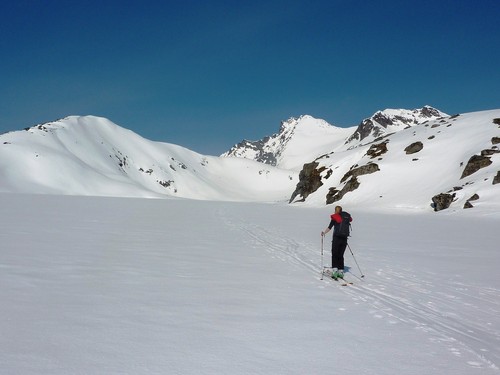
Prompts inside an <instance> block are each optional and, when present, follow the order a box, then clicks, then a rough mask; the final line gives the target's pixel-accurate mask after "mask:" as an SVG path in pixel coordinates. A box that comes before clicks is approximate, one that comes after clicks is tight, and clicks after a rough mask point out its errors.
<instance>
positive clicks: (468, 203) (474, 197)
mask: <svg viewBox="0 0 500 375" xmlns="http://www.w3.org/2000/svg"><path fill="white" fill-rule="evenodd" d="M478 199H479V195H477V194H474V195H473V196H472V197H470V198H469V199H467V202H465V204H464V208H473V207H474V206H473V205H472V203H471V201H477V200H478Z"/></svg>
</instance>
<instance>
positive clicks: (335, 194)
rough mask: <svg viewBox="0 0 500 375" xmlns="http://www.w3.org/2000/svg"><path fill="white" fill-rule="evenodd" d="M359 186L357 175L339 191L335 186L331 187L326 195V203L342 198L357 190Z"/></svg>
mask: <svg viewBox="0 0 500 375" xmlns="http://www.w3.org/2000/svg"><path fill="white" fill-rule="evenodd" d="M358 187H359V181H358V179H357V178H356V177H353V178H351V179H350V180H349V181H348V182H347V184H345V185H344V187H343V188H342V190H340V191H338V190H336V189H335V188H330V191H329V192H328V194H327V196H326V204H331V203H333V202H337V201H339V200H341V199H342V198H343V197H344V195H346V194H347V193H349V192H351V191H354V190H356V189H357V188H358Z"/></svg>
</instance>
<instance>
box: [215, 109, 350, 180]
mask: <svg viewBox="0 0 500 375" xmlns="http://www.w3.org/2000/svg"><path fill="white" fill-rule="evenodd" d="M351 132H352V130H346V129H343V128H338V127H336V126H333V125H330V124H329V123H328V122H326V121H325V120H322V119H317V118H314V117H312V116H310V115H303V116H300V117H299V118H295V117H291V118H289V119H288V120H286V121H283V122H281V126H280V130H279V132H278V133H275V134H273V135H272V136H269V137H265V138H262V139H260V140H258V141H248V140H243V141H241V142H240V143H238V144H236V145H234V146H233V147H232V148H231V149H230V150H229V151H227V152H226V153H224V154H222V155H221V156H222V157H239V158H246V159H252V160H256V161H259V162H261V163H265V164H270V165H273V166H278V167H280V168H285V169H292V170H300V168H302V165H303V164H304V163H305V162H306V161H308V160H311V159H315V158H317V157H318V156H320V155H322V154H324V153H326V152H330V151H331V149H332V147H334V148H335V147H336V145H341V144H342V143H343V142H344V141H345V139H346V137H347V136H348V135H349V134H350V133H351Z"/></svg>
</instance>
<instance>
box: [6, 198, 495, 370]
mask: <svg viewBox="0 0 500 375" xmlns="http://www.w3.org/2000/svg"><path fill="white" fill-rule="evenodd" d="M0 202H1V204H2V208H3V215H2V219H1V227H2V230H1V231H0V241H1V243H2V247H1V251H0V282H1V285H2V288H0V299H1V300H2V304H1V305H0V333H1V335H0V369H2V372H3V373H9V374H68V373H72V374H102V373H106V374H165V373H169V374H194V373H196V374H199V373H203V374H248V373H259V374H304V373H310V374H316V373H324V372H331V371H333V370H335V371H339V372H341V373H352V372H356V373H358V374H374V373H376V374H422V373H429V374H442V373H453V374H471V373H478V374H479V373H480V374H497V373H498V372H499V365H500V318H499V316H500V315H499V312H500V302H499V301H500V298H499V297H500V279H499V277H498V274H497V272H496V271H497V268H498V263H499V262H498V260H499V257H500V254H499V253H498V245H497V244H498V240H497V236H496V235H495V234H496V228H498V224H499V220H500V218H499V217H498V215H489V216H478V215H476V216H470V215H473V213H472V212H471V211H464V212H461V213H457V214H454V215H451V214H447V213H444V214H443V213H439V214H431V213H420V214H415V213H404V212H401V211H400V213H399V214H397V215H396V214H393V213H391V212H389V211H386V212H375V211H361V210H358V208H356V207H352V208H349V207H345V209H346V210H347V211H349V212H350V213H351V214H352V215H353V217H354V222H353V226H354V229H353V237H352V238H351V240H350V244H351V247H352V250H353V251H354V253H355V256H356V259H357V260H358V262H359V264H360V266H361V268H362V271H363V273H364V274H365V275H366V277H365V278H364V280H363V281H362V280H360V279H359V278H358V277H359V275H360V273H359V270H358V269H357V266H356V264H355V263H354V262H353V259H352V256H351V255H350V253H349V252H348V253H347V254H346V264H347V265H348V267H349V273H348V277H349V279H350V280H352V281H354V283H355V284H354V285H353V286H347V287H342V286H339V285H338V284H337V283H336V282H334V281H330V280H324V281H320V280H319V276H320V265H321V252H320V232H321V230H322V229H324V228H325V227H326V226H327V225H328V221H329V214H330V213H331V212H330V209H331V208H330V207H328V208H311V207H300V206H288V205H282V204H258V203H229V202H210V201H191V200H176V199H166V200H160V199H125V198H95V197H72V196H42V195H38V196H37V195H17V194H0ZM469 213H470V214H469ZM471 231H472V233H471ZM329 239H330V237H328V240H329ZM329 245H330V244H329V241H326V243H325V245H324V258H323V259H324V262H325V264H328V262H329V257H330V254H329Z"/></svg>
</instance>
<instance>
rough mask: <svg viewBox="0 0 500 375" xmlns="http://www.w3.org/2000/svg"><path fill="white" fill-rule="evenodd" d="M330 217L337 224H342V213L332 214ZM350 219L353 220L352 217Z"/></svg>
mask: <svg viewBox="0 0 500 375" xmlns="http://www.w3.org/2000/svg"><path fill="white" fill-rule="evenodd" d="M330 219H332V220H333V221H335V222H336V223H337V224H340V223H341V222H342V216H340V214H332V215H331V216H330ZM349 221H352V217H351V218H350V219H349Z"/></svg>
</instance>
